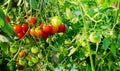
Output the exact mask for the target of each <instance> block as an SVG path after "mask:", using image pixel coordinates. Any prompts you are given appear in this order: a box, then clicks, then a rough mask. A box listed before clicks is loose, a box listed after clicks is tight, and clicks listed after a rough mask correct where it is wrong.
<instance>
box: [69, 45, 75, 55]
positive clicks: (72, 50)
mask: <svg viewBox="0 0 120 71" xmlns="http://www.w3.org/2000/svg"><path fill="white" fill-rule="evenodd" d="M75 51H76V48H74V47H73V48H72V49H71V50H70V53H69V54H68V56H71V55H72V54H73V53H75Z"/></svg>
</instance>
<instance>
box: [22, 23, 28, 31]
mask: <svg viewBox="0 0 120 71" xmlns="http://www.w3.org/2000/svg"><path fill="white" fill-rule="evenodd" d="M27 30H28V24H22V31H23V32H24V33H26V32H27Z"/></svg>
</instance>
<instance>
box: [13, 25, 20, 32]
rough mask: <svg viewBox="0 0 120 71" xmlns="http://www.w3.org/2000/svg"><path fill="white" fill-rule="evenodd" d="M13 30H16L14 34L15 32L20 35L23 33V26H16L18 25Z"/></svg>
mask: <svg viewBox="0 0 120 71" xmlns="http://www.w3.org/2000/svg"><path fill="white" fill-rule="evenodd" d="M13 29H14V32H15V33H20V32H22V26H21V25H20V24H16V25H15V26H14V27H13Z"/></svg>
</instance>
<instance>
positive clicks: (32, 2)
mask: <svg viewBox="0 0 120 71" xmlns="http://www.w3.org/2000/svg"><path fill="white" fill-rule="evenodd" d="M30 4H31V6H32V8H33V9H37V1H36V0H31V1H30Z"/></svg>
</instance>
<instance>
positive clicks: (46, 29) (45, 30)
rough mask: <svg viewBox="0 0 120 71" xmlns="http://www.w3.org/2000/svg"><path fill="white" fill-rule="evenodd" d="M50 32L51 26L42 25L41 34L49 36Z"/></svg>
mask: <svg viewBox="0 0 120 71" xmlns="http://www.w3.org/2000/svg"><path fill="white" fill-rule="evenodd" d="M51 31H52V26H51V25H46V26H45V25H44V26H43V32H45V33H48V34H50V33H51Z"/></svg>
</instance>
